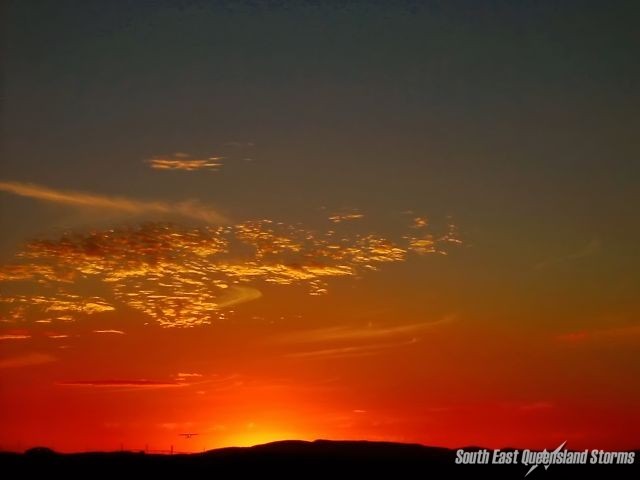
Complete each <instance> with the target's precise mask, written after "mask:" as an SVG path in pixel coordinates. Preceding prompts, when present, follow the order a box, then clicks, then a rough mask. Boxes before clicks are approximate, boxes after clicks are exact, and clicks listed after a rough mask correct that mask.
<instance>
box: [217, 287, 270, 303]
mask: <svg viewBox="0 0 640 480" xmlns="http://www.w3.org/2000/svg"><path fill="white" fill-rule="evenodd" d="M260 297H262V292H261V291H260V290H258V289H256V288H251V287H237V286H231V287H229V288H228V289H227V290H226V291H225V293H224V294H223V295H221V296H220V298H219V299H218V301H217V304H218V308H229V307H233V306H234V305H240V304H241V303H245V302H250V301H252V300H257V299H258V298H260Z"/></svg>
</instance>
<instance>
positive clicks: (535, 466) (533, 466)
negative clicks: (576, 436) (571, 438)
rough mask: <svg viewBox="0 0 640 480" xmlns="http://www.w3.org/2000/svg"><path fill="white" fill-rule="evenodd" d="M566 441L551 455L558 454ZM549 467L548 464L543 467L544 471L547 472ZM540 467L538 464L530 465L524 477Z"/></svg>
mask: <svg viewBox="0 0 640 480" xmlns="http://www.w3.org/2000/svg"><path fill="white" fill-rule="evenodd" d="M566 443H567V441H566V440H565V441H564V442H562V443H561V444H560V445H559V446H558V447H557V448H556V449H555V450H554V451H553V452H551V453H558V452H559V451H560V450H562V447H564V446H565V445H566ZM546 451H547V449H546V448H545V449H544V450H543V452H546ZM549 465H551V464H550V463H548V464H546V465H544V469H545V470H547V469H548V468H549ZM539 466H540V464H539V463H538V464H536V465H532V466H531V468H530V469H529V471H528V472H527V473H525V475H524V476H525V477H527V476H528V475H529V474H530V473H531V472H533V471H534V470H535V469H536V468H538V467H539Z"/></svg>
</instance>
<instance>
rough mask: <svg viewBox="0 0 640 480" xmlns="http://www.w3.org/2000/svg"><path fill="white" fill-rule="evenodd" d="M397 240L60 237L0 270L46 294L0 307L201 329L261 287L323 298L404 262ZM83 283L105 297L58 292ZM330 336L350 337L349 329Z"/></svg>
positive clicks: (239, 233)
mask: <svg viewBox="0 0 640 480" xmlns="http://www.w3.org/2000/svg"><path fill="white" fill-rule="evenodd" d="M452 238H453V237H451V236H450V235H449V234H448V233H445V234H444V235H440V236H437V237H436V238H434V240H433V242H432V244H431V247H432V249H433V252H435V253H440V252H442V248H441V246H442V245H444V246H445V248H446V246H447V245H448V244H450V243H452ZM400 242H403V243H399V242H396V241H394V240H391V239H389V238H385V237H382V236H380V235H376V234H351V235H339V236H338V235H336V234H335V232H334V231H332V230H329V231H326V232H316V231H312V230H308V229H305V228H302V227H300V226H299V225H287V224H284V223H279V222H274V221H271V220H257V221H249V222H243V223H239V224H236V225H232V226H211V225H210V226H201V227H197V228H194V227H181V226H179V225H175V224H165V223H146V224H144V225H142V226H140V227H139V228H132V227H125V228H111V229H107V230H94V231H92V232H89V233H86V232H79V233H67V234H65V235H64V236H63V237H61V238H58V239H54V240H42V239H41V240H35V241H32V242H29V243H27V244H26V245H25V246H24V247H23V249H22V250H21V251H20V252H19V253H18V257H19V258H20V260H21V261H23V262H25V265H29V267H28V268H26V267H25V268H23V269H20V268H16V267H15V266H12V267H11V268H10V269H8V270H7V277H8V278H7V279H6V281H21V282H22V281H25V279H28V280H30V281H34V282H39V283H43V282H45V281H46V283H47V285H49V286H51V288H52V290H53V292H52V293H49V295H47V296H45V295H6V296H3V297H2V298H0V309H4V308H6V309H8V313H7V315H6V318H13V319H23V320H25V319H28V320H31V321H37V320H41V319H44V320H49V319H52V318H55V319H63V317H64V319H65V320H66V319H69V320H74V319H77V318H82V317H83V316H85V315H89V314H101V313H103V312H109V311H113V310H114V309H116V305H118V304H125V305H127V306H128V307H130V308H133V309H135V310H138V311H141V312H143V313H145V314H147V315H148V316H149V317H150V318H151V319H153V321H155V322H158V323H159V324H160V325H162V326H164V327H177V326H179V327H189V326H195V325H203V324H208V323H211V322H213V321H215V320H216V319H217V318H224V317H225V315H226V313H225V310H228V309H229V308H231V307H233V306H236V305H239V304H242V303H245V302H249V301H253V300H256V299H258V298H260V297H261V296H262V291H263V288H262V287H263V286H264V285H265V284H271V285H281V286H285V285H305V286H306V287H307V289H308V293H309V294H310V295H322V294H326V293H327V292H328V289H329V282H330V281H332V279H335V278H339V277H340V278H345V277H351V278H355V277H358V276H361V275H362V274H363V273H365V272H369V271H375V270H378V269H379V268H380V267H381V266H382V265H383V264H386V263H394V262H404V261H407V259H408V258H409V253H410V252H411V251H415V247H412V245H411V243H407V238H406V237H403V239H402V240H400ZM238 252H243V254H242V255H238ZM418 253H423V252H418ZM41 267H42V268H41ZM44 267H46V268H44ZM2 271H3V269H2V268H1V267H0V272H2ZM1 278H2V276H1V275H0V279H1ZM87 278H92V279H94V280H95V281H96V282H97V284H99V285H101V286H102V287H103V288H104V289H106V292H103V293H105V295H106V297H105V298H102V297H85V296H83V297H80V296H78V295H71V294H69V293H66V292H67V291H68V287H69V286H70V284H71V285H73V284H75V283H76V282H77V281H79V280H80V279H87ZM57 282H62V283H57ZM106 298H108V299H109V300H108V301H107V300H106ZM385 328H392V331H384V332H378V330H377V329H375V328H370V329H368V330H366V331H365V332H364V333H362V332H361V333H359V335H366V336H368V337H369V338H372V337H375V336H376V335H378V336H384V335H389V334H393V332H396V333H397V332H398V328H399V327H385ZM402 328H404V329H405V330H410V329H415V328H423V327H422V326H421V327H416V326H412V327H406V326H405V327H402ZM376 332H377V333H376ZM105 333H106V332H105ZM110 333H115V332H110ZM330 333H332V334H333V335H342V336H349V335H355V334H354V333H353V331H349V330H348V329H347V330H346V331H336V332H330Z"/></svg>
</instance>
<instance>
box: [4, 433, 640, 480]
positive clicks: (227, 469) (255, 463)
mask: <svg viewBox="0 0 640 480" xmlns="http://www.w3.org/2000/svg"><path fill="white" fill-rule="evenodd" d="M466 450H467V451H470V450H472V447H470V448H467V449H466ZM637 457H638V453H637V452H636V462H635V463H634V464H633V465H551V466H549V468H548V469H547V470H545V468H544V467H543V466H539V467H538V468H536V469H535V470H534V471H532V472H531V474H530V475H529V476H528V477H527V478H546V479H548V478H588V477H585V475H587V476H588V475H589V474H596V475H598V476H600V475H607V476H609V478H640V468H639V464H638V462H637ZM455 458H456V450H450V449H446V448H437V447H426V446H422V445H413V444H401V443H386V442H358V441H328V440H316V441H314V442H303V441H283V442H274V443H268V444H265V445H258V446H255V447H246V448H236V447H234V448H221V449H217V450H210V451H207V452H203V453H194V454H175V455H155V454H146V453H144V452H91V453H74V454H59V453H56V452H53V451H51V450H49V449H45V448H36V449H32V450H29V451H27V452H26V453H23V454H17V453H0V468H1V469H2V471H4V472H7V471H8V472H14V471H15V472H16V473H21V472H22V473H29V472H35V471H39V472H46V474H48V475H50V474H54V473H65V474H78V475H82V476H85V475H94V474H95V475H103V474H131V473H137V472H140V473H141V474H144V475H152V474H160V475H163V474H164V475H166V474H175V475H179V476H180V475H189V474H198V475H206V476H207V477H208V478H213V477H216V476H218V475H221V474H233V473H243V472H247V473H248V472H251V473H258V474H260V475H265V474H268V475H278V476H280V477H282V476H284V477H289V476H290V477H296V478H305V477H307V476H313V475H317V474H322V475H330V476H337V477H340V476H342V475H346V474H356V475H359V474H383V475H385V476H387V475H388V476H390V477H392V478H408V477H412V478H442V477H441V476H442V475H445V474H446V475H454V476H456V478H474V477H476V476H477V475H480V477H479V478H485V476H486V475H489V476H490V478H524V476H525V474H526V473H527V471H528V470H529V466H525V465H457V464H456V463H455Z"/></svg>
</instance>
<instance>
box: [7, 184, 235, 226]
mask: <svg viewBox="0 0 640 480" xmlns="http://www.w3.org/2000/svg"><path fill="white" fill-rule="evenodd" d="M0 191H4V192H8V193H13V194H15V195H20V196H22V197H29V198H35V199H38V200H42V201H45V202H52V203H60V204H64V205H71V206H74V207H79V208H90V209H99V210H110V211H114V212H120V213H126V214H130V215H145V214H146V215H154V214H155V215H157V214H162V215H180V216H182V217H187V218H192V219H195V220H201V221H205V222H208V223H226V222H227V220H226V218H225V217H224V216H223V215H221V214H220V213H218V212H217V211H216V210H215V209H213V208H211V207H208V206H206V205H202V204H200V203H198V202H196V201H185V202H179V203H175V204H171V203H165V202H159V201H144V200H135V199H130V198H125V197H115V196H107V195H98V194H94V193H84V192H75V191H69V190H56V189H53V188H49V187H44V186H41V185H35V184H32V183H21V182H0Z"/></svg>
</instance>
